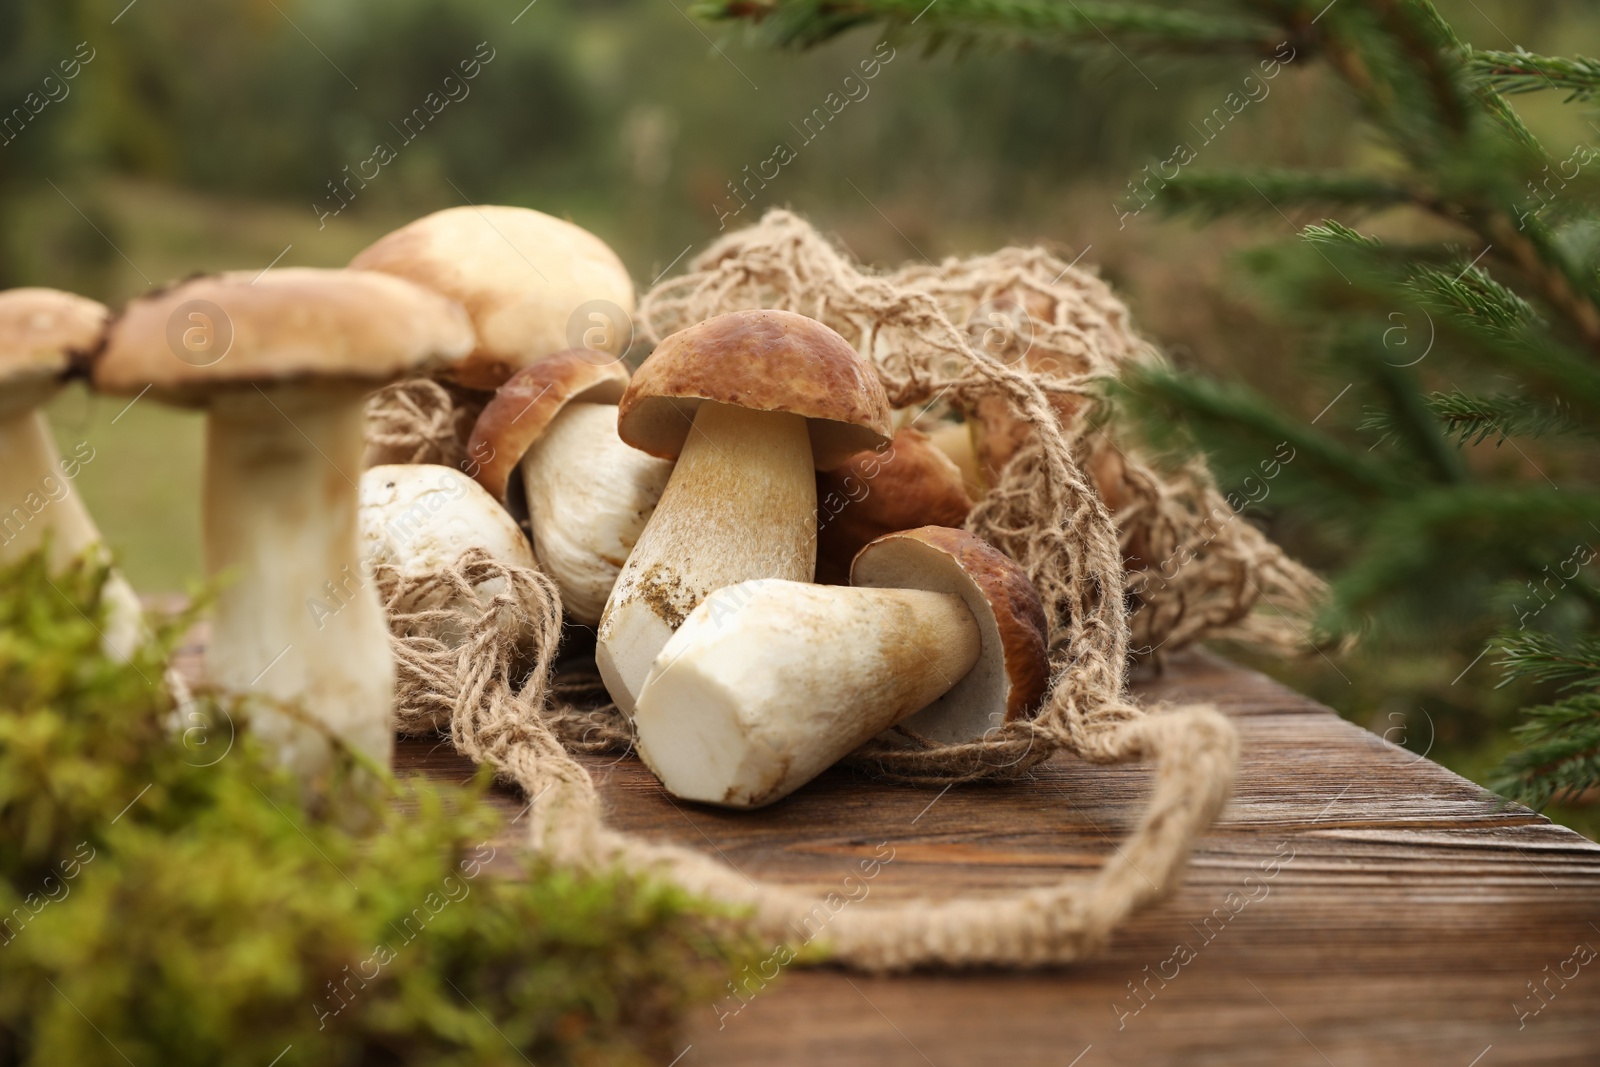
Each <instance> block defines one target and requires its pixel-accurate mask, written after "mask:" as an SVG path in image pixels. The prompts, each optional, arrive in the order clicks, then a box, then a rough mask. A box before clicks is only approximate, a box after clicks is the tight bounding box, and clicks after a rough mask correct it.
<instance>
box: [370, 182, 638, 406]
mask: <svg viewBox="0 0 1600 1067" xmlns="http://www.w3.org/2000/svg"><path fill="white" fill-rule="evenodd" d="M350 266H351V267H352V268H353V269H356V270H375V271H382V272H383V273H385V274H395V275H399V276H400V277H402V278H406V279H409V280H410V281H413V282H416V283H417V284H418V285H423V286H426V287H427V288H429V289H432V290H434V291H435V292H439V293H443V294H444V295H445V296H447V297H449V298H450V299H452V300H456V301H459V302H460V303H461V305H462V306H463V307H465V308H466V309H467V312H468V314H470V315H471V316H472V325H473V327H474V328H475V329H476V331H477V334H478V340H477V345H476V347H475V348H474V349H473V351H472V354H471V355H469V356H468V357H467V358H466V359H464V360H461V361H459V362H457V363H453V364H451V365H450V366H449V367H447V368H444V369H443V370H442V372H441V375H442V376H443V377H446V378H448V379H450V380H451V381H453V382H455V383H457V384H459V385H463V386H466V387H467V388H469V389H478V390H492V389H494V388H496V387H497V386H499V385H500V383H501V382H504V381H505V380H506V379H507V378H509V377H511V375H513V374H515V373H516V372H517V371H518V370H520V369H522V368H523V367H526V366H528V365H529V364H530V363H534V362H537V361H538V360H540V359H543V358H544V357H545V356H548V355H549V354H550V353H552V352H559V351H561V350H562V349H565V348H576V347H582V348H588V349H591V350H593V351H596V352H606V353H609V354H610V355H611V356H614V357H618V358H620V357H621V355H622V352H623V349H624V348H625V347H626V346H627V344H628V341H629V339H630V337H631V336H632V326H631V322H630V321H621V322H619V321H615V319H616V317H617V316H619V315H620V316H621V317H623V318H625V319H626V318H628V317H630V316H632V314H633V281H632V279H630V278H629V277H628V271H627V268H626V267H624V266H623V265H622V261H621V260H620V259H618V258H617V254H616V253H615V252H613V251H611V249H610V248H609V247H608V246H607V245H606V243H605V242H604V241H602V240H600V238H598V237H596V236H595V235H594V234H592V233H590V232H589V231H587V230H585V229H583V228H582V227H579V226H576V225H574V224H573V223H570V222H567V221H565V220H563V219H558V218H552V217H551V216H549V215H546V214H544V213H543V212H539V211H533V210H531V209H529V208H525V207H500V206H495V205H489V204H485V205H467V206H462V207H453V208H446V209H445V210H443V211H435V212H434V213H433V214H431V215H425V216H423V217H422V218H420V219H417V220H416V221H415V222H411V223H408V224H407V225H405V226H402V227H400V229H398V230H395V231H394V232H393V233H390V234H388V235H386V236H384V237H381V238H379V239H378V240H377V241H376V242H374V243H373V244H372V245H371V246H369V247H368V248H366V249H365V250H364V251H362V252H361V253H359V254H358V255H357V256H356V257H355V258H354V259H352V260H351V261H350ZM574 316H576V318H574ZM569 332H571V333H575V334H576V336H574V337H570V338H569Z"/></svg>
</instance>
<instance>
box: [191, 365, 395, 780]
mask: <svg viewBox="0 0 1600 1067" xmlns="http://www.w3.org/2000/svg"><path fill="white" fill-rule="evenodd" d="M363 422H364V412H363V408H362V402H361V396H360V394H359V392H357V391H355V390H354V389H350V388H329V387H324V388H320V389H317V388H314V387H310V386H301V387H298V388H287V387H285V388H278V389H274V390H271V391H270V393H269V392H262V391H258V390H255V389H249V390H240V391H237V392H232V393H229V394H226V395H224V396H222V397H219V398H218V399H217V400H216V401H215V402H214V404H213V406H212V410H211V414H210V416H209V418H208V419H207V422H206V473H205V511H204V522H205V546H206V570H207V572H208V573H209V574H211V575H213V576H221V577H222V579H223V582H224V584H223V587H222V589H221V592H220V593H219V595H218V598H217V609H216V617H215V620H214V622H213V624H212V633H211V643H210V645H209V647H208V648H207V650H206V668H207V673H208V675H209V678H210V681H211V682H212V683H213V684H214V685H217V686H219V687H221V688H223V689H225V690H228V691H230V692H234V693H239V694H246V695H255V694H259V695H261V696H265V697H270V698H276V699H277V700H279V701H282V702H283V703H285V704H288V705H291V706H293V707H296V708H297V714H298V715H299V716H303V717H304V718H306V719H309V720H312V721H313V722H316V723H320V724H321V725H322V726H323V727H325V728H326V730H328V731H331V732H332V733H333V734H335V735H337V736H338V737H339V738H341V739H342V741H343V742H344V743H345V744H347V745H349V746H350V747H351V748H353V749H355V750H357V751H360V752H363V753H365V754H366V755H367V756H369V757H371V758H372V759H373V760H375V761H376V762H377V763H378V764H380V765H381V766H384V767H387V766H388V765H389V761H390V755H391V753H392V752H393V749H394V730H393V727H392V725H391V721H390V718H391V707H392V704H393V701H394V677H395V674H394V661H393V658H392V655H391V653H390V651H389V634H388V628H387V626H386V625H385V623H384V618H383V609H382V607H381V606H380V605H379V603H378V598H377V595H376V593H375V592H374V590H373V589H372V586H371V583H370V582H369V580H368V578H367V576H366V575H365V574H364V573H363V570H362V566H361V553H360V535H359V522H358V517H357V501H358V495H357V490H356V483H355V481H354V479H355V477H356V475H357V474H358V473H359V472H360V470H361V452H362V447H363V445H362V428H363ZM329 605H336V606H335V607H334V608H333V610H331V611H330V610H328V608H329ZM252 726H253V728H254V730H255V732H256V734H257V736H259V737H261V738H262V739H263V740H264V741H265V742H266V744H267V745H268V746H269V747H270V748H271V749H272V750H274V751H276V752H277V753H278V757H279V759H280V761H281V762H282V763H283V764H284V765H286V766H287V767H289V768H290V769H291V770H293V771H294V772H295V773H296V774H297V775H298V776H299V777H300V778H301V780H302V781H304V782H306V783H307V784H308V785H314V784H316V783H317V780H318V779H319V778H322V777H323V776H324V775H325V774H326V772H327V770H328V769H329V766H330V763H331V746H330V744H329V741H328V739H327V737H326V735H325V734H324V732H323V731H322V730H319V729H317V728H316V727H315V726H312V725H307V724H306V723H302V722H300V721H297V719H296V717H295V715H293V714H290V713H287V712H285V711H281V710H278V709H276V708H274V707H272V706H270V705H269V706H267V707H263V708H259V709H257V710H256V714H255V717H254V719H253V720H252Z"/></svg>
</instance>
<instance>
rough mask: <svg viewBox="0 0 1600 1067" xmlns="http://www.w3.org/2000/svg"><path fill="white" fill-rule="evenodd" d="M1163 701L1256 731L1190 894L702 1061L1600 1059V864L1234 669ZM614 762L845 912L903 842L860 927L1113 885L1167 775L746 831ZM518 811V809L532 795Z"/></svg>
mask: <svg viewBox="0 0 1600 1067" xmlns="http://www.w3.org/2000/svg"><path fill="white" fill-rule="evenodd" d="M1138 691H1139V693H1140V695H1141V698H1142V699H1146V700H1151V701H1154V700H1162V699H1164V700H1172V701H1185V700H1209V701H1212V702H1214V703H1216V704H1217V705H1218V706H1219V707H1221V708H1222V710H1223V711H1224V712H1226V713H1227V714H1229V715H1231V716H1234V717H1235V719H1236V722H1237V725H1238V726H1239V729H1240V733H1241V736H1242V739H1243V742H1244V748H1243V765H1242V767H1241V772H1240V776H1239V781H1238V783H1237V787H1236V790H1235V794H1234V796H1233V799H1232V800H1231V801H1230V803H1229V805H1228V807H1227V809H1226V810H1225V812H1224V814H1223V817H1222V819H1221V821H1220V822H1219V824H1218V825H1217V826H1216V827H1215V828H1214V829H1213V830H1212V832H1211V833H1209V834H1208V835H1207V836H1206V837H1205V838H1204V839H1203V840H1202V841H1201V842H1200V844H1199V847H1198V848H1197V850H1196V853H1195V857H1194V860H1193V863H1192V864H1191V867H1190V871H1189V875H1188V877H1187V879H1186V881H1185V883H1184V885H1183V887H1182V888H1181V889H1180V891H1179V892H1178V893H1176V894H1175V895H1174V896H1173V897H1172V898H1171V899H1169V900H1167V901H1165V902H1163V903H1162V904H1160V905H1159V906H1157V907H1154V908H1151V909H1149V910H1148V911H1146V912H1145V913H1143V914H1142V915H1140V916H1138V917H1136V918H1135V919H1134V920H1133V921H1132V922H1130V923H1129V924H1128V926H1127V927H1126V928H1125V929H1123V930H1122V931H1120V932H1119V933H1118V935H1117V936H1116V938H1115V939H1114V941H1113V943H1112V945H1111V946H1110V949H1109V951H1108V952H1107V954H1106V956H1105V957H1104V958H1102V959H1100V960H1097V961H1095V962H1093V963H1090V964H1086V965H1081V966H1077V967H1072V968H1062V969H1056V970H1050V971H1046V972H1038V973H1024V974H1017V973H1010V972H1003V971H979V972H966V973H957V974H938V973H926V974H913V975H905V976H896V977H890V978H868V977H865V976H861V975H856V974H852V973H847V972H844V971H840V970H822V971H811V972H797V973H793V974H788V975H785V976H784V977H783V979H782V981H780V982H777V983H774V984H772V985H771V986H768V987H766V988H763V989H761V990H760V992H759V993H757V994H756V995H754V996H753V997H751V998H750V1001H749V1003H748V1005H746V1006H742V1007H741V1003H742V1002H741V1001H740V1000H738V999H734V998H731V997H730V998H725V999H724V1000H722V1001H721V1002H719V1003H717V1004H707V1005H706V1006H705V1009H704V1010H703V1011H702V1012H699V1013H697V1014H695V1015H693V1016H691V1019H690V1030H689V1032H688V1033H687V1034H686V1036H685V1045H687V1046H690V1047H689V1048H688V1049H687V1051H686V1052H685V1054H684V1056H683V1058H682V1060H681V1061H679V1062H680V1067H691V1065H696V1064H739V1065H744V1064H750V1063H757V1062H759V1063H768V1064H771V1063H780V1064H781V1063H794V1064H801V1063H814V1062H815V1063H822V1062H826V1063H829V1064H840V1065H854V1064H861V1065H867V1064H870V1065H872V1067H889V1065H895V1064H908V1065H920V1064H928V1063H932V1064H937V1065H939V1067H943V1065H946V1064H968V1063H1006V1064H1034V1063H1038V1064H1057V1065H1063V1064H1066V1065H1070V1064H1074V1063H1076V1064H1078V1065H1079V1067H1097V1065H1102V1064H1138V1065H1147V1064H1166V1063H1171V1064H1219V1065H1222V1064H1226V1065H1251V1064H1274V1065H1277V1064H1324V1063H1332V1064H1337V1065H1339V1067H1347V1065H1359V1064H1390V1063H1395V1064H1399V1063H1405V1064H1408V1065H1409V1064H1434V1063H1440V1064H1457V1065H1460V1067H1468V1065H1469V1064H1477V1065H1479V1067H1495V1065H1498V1064H1594V1063H1600V1010H1597V1009H1600V959H1597V960H1595V961H1591V962H1587V963H1582V964H1579V963H1578V962H1576V961H1577V960H1578V959H1579V958H1580V957H1581V955H1582V954H1583V952H1584V951H1586V950H1583V949H1579V955H1578V956H1575V955H1574V950H1575V949H1578V947H1579V946H1581V945H1592V946H1595V947H1600V846H1597V845H1596V844H1594V843H1593V842H1589V841H1586V840H1585V839H1583V838H1581V837H1579V836H1578V835H1576V834H1573V833H1571V832H1569V831H1567V830H1564V829H1562V828H1560V827H1555V826H1552V825H1550V824H1549V823H1548V822H1547V821H1545V820H1543V819H1542V818H1540V817H1538V816H1537V815H1535V814H1533V813H1532V812H1529V811H1527V810H1526V809H1524V808H1521V807H1517V806H1515V805H1506V804H1505V803H1503V802H1502V801H1500V800H1499V799H1498V798H1496V797H1494V796H1493V795H1492V794H1489V793H1487V792H1485V791H1484V790H1482V789H1480V788H1479V787H1477V786H1475V785H1473V784H1472V783H1470V782H1467V781H1465V780H1464V779H1462V778H1460V777H1458V776H1456V775H1454V774H1451V773H1450V772H1449V771H1446V770H1445V769H1443V768H1441V767H1439V766H1437V765H1436V764H1433V763H1431V762H1429V761H1427V760H1425V759H1419V758H1418V757H1417V756H1415V755H1414V754H1412V753H1410V752H1407V751H1405V750H1403V749H1400V748H1397V747H1395V746H1394V745H1391V744H1388V743H1387V742H1385V741H1383V740H1382V739H1380V738H1378V737H1375V736H1374V735H1372V734H1371V733H1368V732H1367V731H1365V730H1361V729H1360V728H1358V727H1356V726H1353V725H1351V724H1349V723H1346V722H1344V721H1342V720H1340V719H1339V718H1338V717H1337V716H1335V715H1333V714H1332V713H1331V712H1329V711H1328V710H1327V709H1325V708H1322V707H1320V706H1319V705H1317V704H1315V703H1314V702H1312V701H1309V700H1307V699H1306V698H1304V697H1301V696H1298V695H1297V694H1294V693H1291V692H1289V691H1288V690H1285V689H1283V688H1282V687H1280V686H1278V685H1276V684H1275V683H1273V682H1271V681H1270V680H1268V679H1266V678H1264V677H1262V676H1260V675H1258V674H1254V673H1252V672H1248V671H1244V670H1241V669H1239V668H1237V667H1234V666H1231V665H1229V664H1227V663H1225V662H1224V661H1221V660H1219V659H1216V658H1215V657H1212V656H1208V655H1206V654H1203V653H1186V654H1183V655H1180V656H1177V657H1174V658H1173V659H1172V660H1171V661H1170V663H1169V664H1168V668H1167V670H1166V671H1165V672H1164V673H1163V674H1161V675H1160V676H1156V677H1150V678H1145V679H1142V680H1141V682H1140V685H1139V687H1138ZM400 762H401V766H402V767H403V768H404V769H407V770H409V771H411V772H413V773H424V774H428V775H432V776H437V777H441V778H455V779H458V780H460V779H465V778H468V777H470V775H471V773H472V768H471V767H470V765H468V764H467V763H466V761H465V760H463V759H461V758H460V757H458V756H456V755H454V754H453V753H451V752H449V751H448V749H447V748H446V747H444V746H442V745H438V744H435V743H429V742H422V741H409V742H406V743H404V744H403V745H402V746H401V757H400ZM587 763H588V765H589V766H590V768H591V770H592V772H593V773H594V774H595V777H596V779H597V781H598V782H600V784H601V792H602V795H603V796H604V798H605V800H606V803H607V804H608V806H609V809H610V819H611V822H612V824H613V825H615V826H618V827H619V828H623V829H627V830H630V831H633V832H636V833H639V834H642V835H644V836H647V837H650V838H653V839H656V840H663V841H673V842H676V843H679V844H683V845H687V846H690V847H693V848H699V849H702V850H705V851H707V852H709V853H712V854H714V855H721V856H723V857H724V858H725V859H727V860H728V861H729V862H731V863H733V864H734V865H735V866H736V867H737V868H739V869H740V870H741V871H743V872H745V873H746V874H747V875H748V876H749V877H751V878H757V879H772V880H775V881H780V882H784V883H787V884H791V885H796V886H804V887H809V888H812V889H814V890H816V891H819V892H826V891H828V890H830V889H834V888H837V887H838V885H839V883H840V880H841V879H842V877H843V875H844V874H845V872H846V870H847V869H848V868H849V867H850V865H851V864H852V862H853V861H854V859H856V858H858V857H861V856H865V855H869V854H871V853H872V852H873V850H874V848H875V847H876V846H877V845H878V844H879V843H880V842H883V841H888V842H889V843H890V845H891V847H893V848H894V849H895V858H894V860H893V861H892V862H890V863H888V864H886V865H885V866H884V867H883V868H882V870H881V873H880V875H879V877H878V878H876V879H875V880H874V881H873V882H872V884H871V891H870V899H869V900H868V901H864V902H862V903H861V904H858V905H852V906H861V907H869V906H871V905H872V904H873V903H880V902H888V901H892V900H896V899H906V898H909V897H912V896H921V895H927V896H933V897H940V896H948V895H951V894H956V893H998V892H1006V891H1012V890H1015V889H1018V888H1022V887H1025V886H1030V885H1038V884H1044V883H1047V882H1053V881H1057V880H1060V879H1062V878H1081V879H1087V878H1089V877H1091V876H1092V874H1093V872H1094V870H1095V869H1096V868H1097V867H1098V866H1099V864H1101V863H1102V862H1104V859H1105V857H1106V856H1107V855H1109V854H1110V853H1111V851H1112V849H1113V848H1115V847H1116V843H1117V842H1118V841H1119V840H1120V839H1121V838H1122V837H1123V836H1125V835H1126V834H1127V833H1128V831H1129V830H1130V829H1131V827H1132V826H1133V824H1134V822H1135V821H1136V820H1137V818H1138V817H1139V814H1140V812H1141V810H1142V804H1143V802H1144V797H1145V795H1146V793H1147V790H1148V788H1149V771H1148V769H1147V768H1143V767H1090V766H1086V765H1084V764H1081V763H1079V762H1077V761H1075V760H1070V759H1066V758H1057V759H1053V760H1051V761H1049V762H1047V763H1045V764H1044V765H1042V766H1040V767H1038V768H1036V769H1035V770H1034V772H1033V774H1032V775H1031V776H1030V777H1028V778H1025V779H1023V780H1021V781H1018V782H1015V783H1009V784H1003V785H975V786H958V787H954V788H952V789H950V790H948V791H946V792H944V793H942V794H941V793H939V792H938V791H935V790H924V789H912V788H906V787H899V786H893V785H886V784H883V783H878V782H874V781H871V780H869V779H867V778H865V777H864V776H862V775H860V774H857V773H853V772H850V771H847V770H835V771H832V772H830V773H828V774H826V775H824V776H823V777H822V778H821V779H819V780H818V781H817V782H815V783H813V784H812V785H810V786H808V787H806V788H805V789H803V790H801V791H800V792H799V793H797V794H796V795H795V796H793V797H791V798H789V799H788V800H786V801H784V802H782V803H780V804H778V805H775V806H774V807H772V808H769V809H766V810H763V811H760V812H754V813H748V812H747V813H732V812H724V811H719V810H714V809H708V808H703V807H698V806H695V805H690V804H682V803H676V802H673V801H672V800H671V799H670V798H668V797H666V796H665V794H663V793H662V792H661V790H660V788H659V786H658V785H657V784H656V783H655V781H654V779H653V778H651V777H650V775H649V774H648V772H647V771H645V770H644V768H643V767H642V766H641V765H640V764H639V763H638V762H637V760H635V759H633V758H632V757H627V758H623V759H620V760H618V759H614V758H605V759H592V760H588V761H587ZM495 803H496V804H498V805H500V806H501V807H502V808H503V809H504V810H506V811H507V812H508V813H510V814H513V815H514V814H515V813H516V812H518V811H520V810H521V808H522V806H523V803H524V802H523V801H522V800H521V799H520V798H519V797H516V796H514V795H511V794H510V793H507V792H497V794H496V796H495ZM516 836H517V835H516V830H515V828H513V829H512V830H510V831H509V832H508V834H507V836H506V839H505V843H506V845H507V846H508V847H510V848H513V849H514V848H515V847H516ZM1274 859H1276V860H1277V861H1278V862H1277V863H1276V864H1273V860H1274ZM1267 869H1271V870H1274V871H1275V873H1274V874H1273V875H1271V876H1270V877H1268V876H1267V875H1266V874H1265V871H1266V870H1267ZM1247 877H1248V878H1249V879H1250V881H1248V882H1247V881H1246V878H1247ZM1230 894H1231V895H1232V896H1230ZM1241 900H1245V901H1246V903H1244V904H1243V905H1242V906H1241V905H1240V903H1239V902H1240V901H1241ZM1230 904H1231V905H1232V906H1231V907H1230ZM1587 951H1592V950H1587ZM1563 973H1565V974H1566V975H1567V976H1568V977H1565V978H1563V977H1562V974H1563ZM1536 987H1537V988H1538V989H1539V990H1540V992H1538V993H1537V994H1536V993H1535V988H1536ZM735 1009H738V1010H737V1011H736V1012H735ZM1519 1012H1520V1013H1521V1017H1520V1018H1519Z"/></svg>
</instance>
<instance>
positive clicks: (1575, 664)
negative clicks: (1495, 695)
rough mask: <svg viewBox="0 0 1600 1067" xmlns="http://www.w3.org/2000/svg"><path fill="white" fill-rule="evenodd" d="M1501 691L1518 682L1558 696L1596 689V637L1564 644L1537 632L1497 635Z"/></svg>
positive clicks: (1599, 660) (1599, 664)
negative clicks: (1552, 687) (1527, 682)
mask: <svg viewBox="0 0 1600 1067" xmlns="http://www.w3.org/2000/svg"><path fill="white" fill-rule="evenodd" d="M1499 641H1500V652H1501V659H1500V666H1501V668H1502V669H1503V670H1504V671H1505V676H1504V678H1503V679H1502V680H1501V682H1500V687H1501V688H1504V687H1505V686H1507V685H1510V684H1511V683H1512V682H1514V681H1518V680H1519V679H1524V678H1526V679H1528V680H1530V681H1534V682H1539V683H1543V684H1547V685H1555V686H1556V687H1557V689H1558V691H1560V692H1568V691H1570V690H1573V689H1579V688H1583V689H1595V688H1600V637H1587V638H1582V639H1579V640H1577V641H1571V642H1566V641H1562V640H1560V639H1559V638H1556V637H1555V636H1553V635H1551V634H1547V633H1541V632H1539V631H1537V630H1522V631H1506V632H1503V633H1501V634H1500V636H1499Z"/></svg>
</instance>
